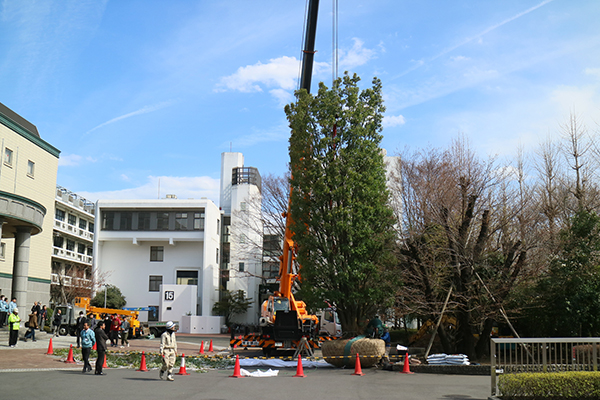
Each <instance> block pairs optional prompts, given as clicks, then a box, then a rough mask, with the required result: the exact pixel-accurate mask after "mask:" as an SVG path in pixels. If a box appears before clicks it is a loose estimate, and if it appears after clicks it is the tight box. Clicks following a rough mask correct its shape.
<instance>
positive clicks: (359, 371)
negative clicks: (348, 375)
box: [352, 353, 364, 376]
mask: <svg viewBox="0 0 600 400" xmlns="http://www.w3.org/2000/svg"><path fill="white" fill-rule="evenodd" d="M352 375H358V376H363V375H364V374H363V372H362V368H361V367H360V358H359V357H358V353H356V362H355V363H354V373H353V374H352Z"/></svg>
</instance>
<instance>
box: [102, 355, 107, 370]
mask: <svg viewBox="0 0 600 400" xmlns="http://www.w3.org/2000/svg"><path fill="white" fill-rule="evenodd" d="M102 368H103V369H104V368H108V364H107V363H106V353H104V362H103V363H102Z"/></svg>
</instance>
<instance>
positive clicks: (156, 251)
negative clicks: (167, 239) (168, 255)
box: [150, 246, 165, 261]
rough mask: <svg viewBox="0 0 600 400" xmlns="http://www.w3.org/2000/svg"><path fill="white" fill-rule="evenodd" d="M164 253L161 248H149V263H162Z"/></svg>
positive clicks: (163, 249)
mask: <svg viewBox="0 0 600 400" xmlns="http://www.w3.org/2000/svg"><path fill="white" fill-rule="evenodd" d="M164 252H165V248H164V247H163V246H150V261H163V258H164Z"/></svg>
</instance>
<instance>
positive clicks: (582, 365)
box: [490, 337, 600, 396]
mask: <svg viewBox="0 0 600 400" xmlns="http://www.w3.org/2000/svg"><path fill="white" fill-rule="evenodd" d="M599 346H600V338H597V337H594V338H519V339H513V338H510V339H509V338H492V340H491V351H490V363H491V377H492V382H491V386H492V388H491V391H492V396H493V395H496V394H497V392H498V388H497V382H498V381H497V378H498V374H504V373H519V372H561V371H597V370H598V355H599V354H598V348H599Z"/></svg>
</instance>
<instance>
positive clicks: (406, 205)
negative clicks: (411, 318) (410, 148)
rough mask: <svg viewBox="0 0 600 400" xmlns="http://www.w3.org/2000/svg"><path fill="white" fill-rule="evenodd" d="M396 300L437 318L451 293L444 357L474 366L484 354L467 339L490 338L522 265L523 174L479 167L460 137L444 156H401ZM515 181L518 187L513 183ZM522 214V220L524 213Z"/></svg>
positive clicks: (492, 163)
mask: <svg viewBox="0 0 600 400" xmlns="http://www.w3.org/2000/svg"><path fill="white" fill-rule="evenodd" d="M401 168H402V171H401V173H398V174H396V176H401V177H402V184H401V185H398V186H399V187H401V188H402V199H403V209H404V214H403V219H402V221H401V226H402V229H401V247H400V259H401V267H402V277H403V279H404V282H405V286H403V287H402V299H403V302H404V303H405V305H406V306H407V307H408V308H409V309H411V310H412V311H413V312H415V313H417V314H421V315H423V316H425V317H426V318H436V317H437V316H438V315H439V312H440V310H441V308H442V303H443V301H444V299H445V297H446V294H447V293H448V291H449V289H450V287H452V288H453V293H452V296H451V298H450V302H449V304H448V313H449V314H452V315H454V316H455V317H456V319H457V322H458V324H457V325H458V326H457V332H456V335H455V337H454V338H453V337H451V336H449V335H448V332H445V329H444V327H443V325H442V326H440V328H439V329H438V332H439V334H440V338H441V340H442V344H443V345H444V348H445V350H446V351H460V352H463V353H465V354H468V355H469V356H470V357H473V358H476V356H481V355H482V354H481V353H483V352H484V350H485V349H484V348H485V347H486V346H484V345H483V344H481V345H480V346H477V350H479V351H478V353H479V354H477V355H476V344H477V343H476V339H475V338H474V336H473V334H474V333H478V334H479V335H480V336H479V337H481V338H489V334H490V332H491V329H492V323H493V321H494V320H495V319H497V317H498V316H499V313H500V308H501V306H502V305H503V302H504V300H505V299H506V298H507V296H508V294H509V293H510V290H511V287H512V285H513V284H514V283H515V281H516V280H517V279H518V278H519V277H520V275H521V271H522V269H523V267H524V266H525V264H526V255H527V249H526V247H525V246H524V244H523V237H522V236H523V232H526V229H524V226H525V224H527V223H528V222H527V219H528V218H529V215H530V214H531V211H529V210H528V209H527V207H525V205H523V204H520V202H521V201H522V199H525V198H527V197H528V196H529V195H528V190H529V189H528V188H526V187H525V185H524V181H525V179H524V172H523V165H521V167H520V168H521V171H520V172H519V171H518V169H519V168H517V173H516V174H515V173H514V168H509V167H508V166H502V165H499V163H498V162H497V160H496V159H495V158H494V157H490V158H488V159H480V158H478V157H477V156H476V155H475V153H474V152H473V151H472V150H471V149H470V148H469V146H468V143H467V141H466V140H465V139H464V138H461V137H459V138H458V139H456V140H455V141H454V142H453V144H452V146H451V147H450V148H449V149H447V150H439V149H429V150H427V151H426V152H417V153H413V154H405V155H403V156H402V162H401ZM515 177H516V179H515ZM526 210H527V211H528V212H525V211H526Z"/></svg>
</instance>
